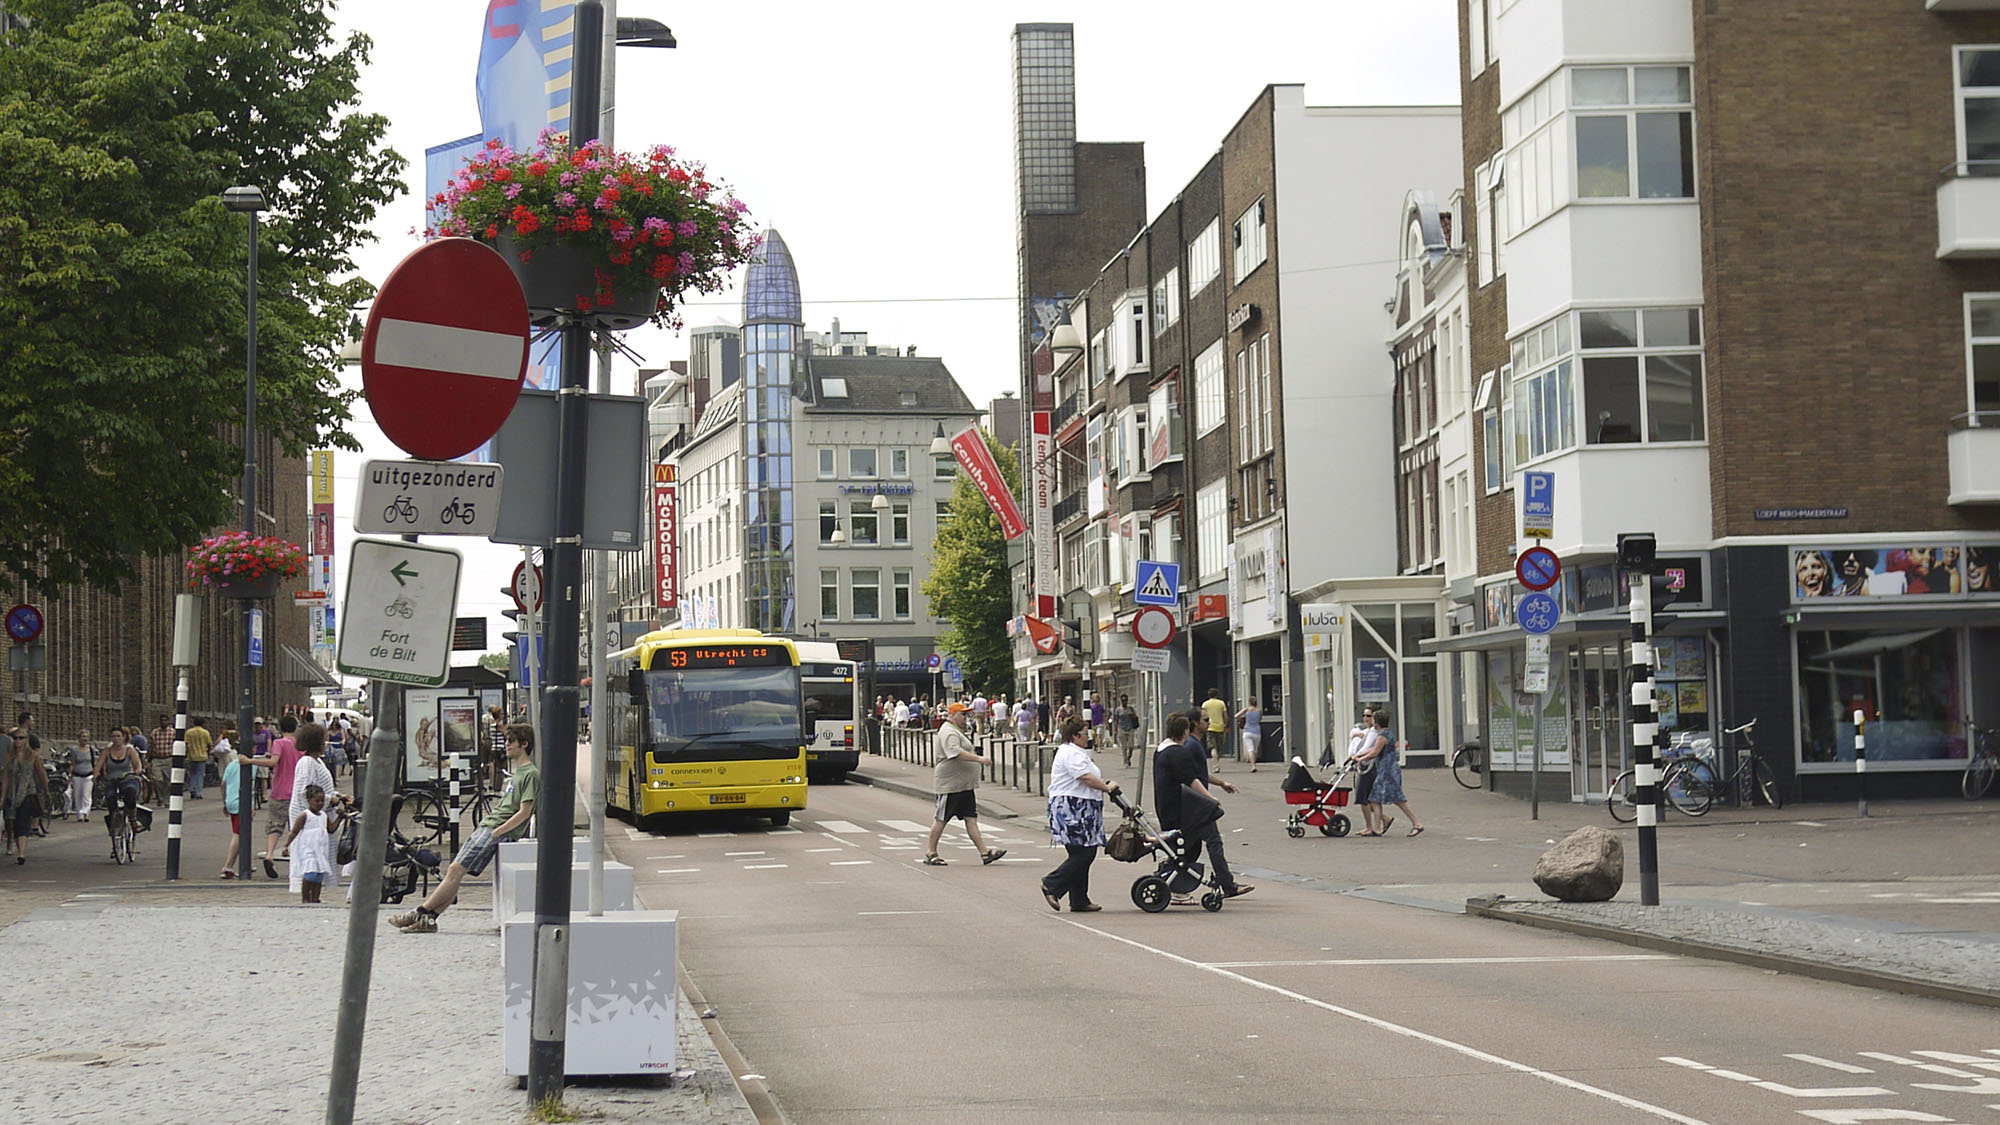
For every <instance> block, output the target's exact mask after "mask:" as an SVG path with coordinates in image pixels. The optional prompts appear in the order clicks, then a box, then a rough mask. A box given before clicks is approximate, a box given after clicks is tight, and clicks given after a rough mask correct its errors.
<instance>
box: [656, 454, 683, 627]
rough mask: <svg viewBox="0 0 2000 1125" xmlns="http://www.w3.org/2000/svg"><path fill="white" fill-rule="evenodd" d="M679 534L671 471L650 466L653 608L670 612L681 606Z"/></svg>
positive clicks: (668, 466)
mask: <svg viewBox="0 0 2000 1125" xmlns="http://www.w3.org/2000/svg"><path fill="white" fill-rule="evenodd" d="M677 539H678V532H677V531H676V529H675V526H674V467H673V466H672V465H654V466H653V605H654V606H655V607H656V608H659V609H673V608H674V607H675V606H677V605H679V604H680V586H681V580H680V567H679V565H678V563H677V561H676V559H675V555H676V554H677V552H676V551H675V549H674V548H675V543H676V540H677Z"/></svg>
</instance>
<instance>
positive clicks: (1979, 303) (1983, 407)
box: [1965, 293, 2000, 426]
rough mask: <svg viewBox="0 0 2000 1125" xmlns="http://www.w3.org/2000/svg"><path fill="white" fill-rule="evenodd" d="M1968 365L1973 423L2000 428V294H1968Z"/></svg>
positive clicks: (1967, 390) (1967, 386)
mask: <svg viewBox="0 0 2000 1125" xmlns="http://www.w3.org/2000/svg"><path fill="white" fill-rule="evenodd" d="M1965 363H1966V376H1967V385H1966V405H1967V407H1968V408H1969V409H1970V410H1971V411H1972V418H1971V419H1970V421H1971V422H1972V424H1973V425H1975V426H1980V425H2000V416H1995V412H2000V293H1968V294H1966V297H1965Z"/></svg>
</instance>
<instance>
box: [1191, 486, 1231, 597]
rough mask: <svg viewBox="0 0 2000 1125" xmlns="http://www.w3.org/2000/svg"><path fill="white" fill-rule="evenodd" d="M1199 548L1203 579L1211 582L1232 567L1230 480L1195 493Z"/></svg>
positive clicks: (1201, 576)
mask: <svg viewBox="0 0 2000 1125" xmlns="http://www.w3.org/2000/svg"><path fill="white" fill-rule="evenodd" d="M1194 518H1195V550H1196V551H1197V552H1198V557H1199V558H1200V560H1201V566H1200V568H1199V569H1200V572H1201V573H1200V578H1201V581H1203V582H1209V581H1212V580H1214V579H1216V578H1220V577H1222V576H1223V575H1224V574H1226V573H1228V570H1229V482H1228V481H1226V480H1219V481H1216V482H1215V483H1214V484H1211V485H1208V486H1206V487H1204V488H1203V489H1202V490H1201V491H1199V492H1197V493H1195V496H1194Z"/></svg>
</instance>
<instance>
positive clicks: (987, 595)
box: [923, 430, 1021, 694]
mask: <svg viewBox="0 0 2000 1125" xmlns="http://www.w3.org/2000/svg"><path fill="white" fill-rule="evenodd" d="M980 436H982V437H984V438H985V439H986V448H987V449H988V450H991V451H992V453H993V460H994V461H996V462H998V463H999V465H1000V475H1001V476H1002V477H1003V478H1005V479H1006V481H1007V490H1008V491H1009V492H1012V493H1013V494H1014V495H1015V496H1016V497H1018V496H1019V495H1020V493H1021V470H1020V467H1019V465H1018V464H1017V463H1016V462H1015V460H1014V453H1013V451H1012V450H1010V449H1008V448H1007V447H1006V446H1003V445H1001V444H1000V443H999V442H997V441H995V440H994V439H993V435H992V434H990V433H987V432H986V431H984V430H981V431H980ZM948 507H949V511H950V513H951V514H950V517H949V519H948V521H947V522H946V523H945V524H944V525H943V526H941V527H940V528H939V529H938V535H937V538H936V539H934V540H932V542H931V565H930V573H929V574H927V575H925V576H924V583H923V591H924V597H925V598H926V599H928V600H929V601H930V606H931V614H932V616H935V617H941V618H944V619H945V620H947V621H949V622H951V624H950V625H949V626H947V627H946V628H945V630H944V631H943V632H942V633H940V634H939V635H938V647H939V648H941V649H943V650H944V651H945V652H948V653H950V654H952V655H953V656H956V657H958V663H959V666H960V667H961V668H963V669H964V672H965V686H966V688H967V689H968V690H975V691H977V690H984V691H986V692H987V693H989V694H991V693H993V692H996V691H1005V690H1007V689H1008V687H1009V685H1011V684H1012V683H1013V682H1014V652H1013V647H1012V645H1011V643H1010V642H1009V641H1008V639H1007V618H1008V617H1009V616H1010V615H1011V614H1012V613H1013V612H1014V609H1013V604H1014V603H1013V597H1012V592H1011V589H1010V578H1009V575H1008V572H1007V541H1006V540H1005V539H1003V538H1002V537H1001V535H1000V520H999V518H998V517H997V516H995V515H994V514H993V509H991V508H989V507H987V506H986V498H985V497H984V496H981V495H980V494H979V489H978V488H977V487H975V486H974V485H973V483H972V480H971V478H969V477H967V476H966V475H965V474H964V473H960V474H959V475H958V482H957V483H956V484H954V485H953V486H952V490H951V500H950V502H949V505H948Z"/></svg>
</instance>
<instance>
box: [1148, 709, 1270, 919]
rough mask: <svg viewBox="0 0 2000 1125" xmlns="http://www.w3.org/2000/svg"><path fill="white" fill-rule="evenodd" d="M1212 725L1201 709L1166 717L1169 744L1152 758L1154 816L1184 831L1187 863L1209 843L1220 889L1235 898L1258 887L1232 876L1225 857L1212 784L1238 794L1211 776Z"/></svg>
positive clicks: (1184, 900) (1165, 825)
mask: <svg viewBox="0 0 2000 1125" xmlns="http://www.w3.org/2000/svg"><path fill="white" fill-rule="evenodd" d="M1207 721H1208V720H1207V718H1206V716H1204V715H1202V713H1201V709H1200V708H1195V709H1193V710H1191V711H1188V712H1186V713H1176V714H1173V715H1169V716H1167V741H1166V742H1165V743H1162V744H1161V746H1160V749H1159V751H1158V752H1157V753H1155V754H1154V755H1153V812H1154V813H1155V814H1157V815H1158V817H1159V821H1160V827H1161V829H1162V830H1165V829H1170V828H1178V829H1180V830H1181V841H1180V852H1181V858H1182V859H1183V860H1186V861H1188V862H1193V861H1194V860H1195V859H1196V858H1197V857H1198V856H1199V855H1200V854H1201V848H1202V845H1203V844H1206V845H1208V862H1209V865H1210V866H1212V867H1213V868H1214V869H1215V882H1216V885H1217V886H1219V887H1221V888H1222V894H1223V897H1224V898H1235V897H1236V896H1237V895H1246V894H1249V893H1250V892H1251V891H1253V890H1256V888H1255V887H1252V886H1250V885H1249V884H1248V883H1238V882H1237V881H1236V877H1235V876H1234V875H1232V874H1230V871H1229V863H1228V861H1226V860H1224V859H1223V858H1222V830H1221V829H1220V828H1218V827H1217V826H1216V822H1217V821H1218V820H1220V819H1221V818H1222V806H1221V804H1220V803H1219V802H1217V801H1216V799H1215V796H1214V794H1212V793H1210V792H1209V786H1210V785H1215V786H1217V787H1219V788H1221V789H1222V791H1223V792H1225V793H1234V792H1236V787H1235V786H1234V785H1231V784H1229V783H1228V782H1227V781H1224V780H1222V779H1221V778H1215V779H1213V780H1211V779H1210V778H1209V775H1208V751H1207V748H1206V747H1205V746H1204V745H1203V743H1202V737H1201V736H1202V728H1203V727H1205V726H1206V725H1207ZM1183 786H1185V787H1186V788H1185V789H1183ZM1191 901H1193V900H1192V899H1188V898H1186V897H1185V896H1179V897H1176V899H1175V903H1176V904H1177V905H1186V904H1187V903H1188V902H1191Z"/></svg>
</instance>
